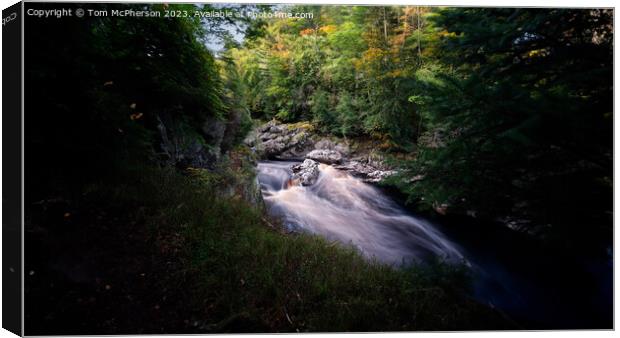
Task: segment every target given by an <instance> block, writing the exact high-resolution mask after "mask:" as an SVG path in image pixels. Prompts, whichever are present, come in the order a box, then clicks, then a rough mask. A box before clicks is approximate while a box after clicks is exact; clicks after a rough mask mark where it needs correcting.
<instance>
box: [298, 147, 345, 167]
mask: <svg viewBox="0 0 620 338" xmlns="http://www.w3.org/2000/svg"><path fill="white" fill-rule="evenodd" d="M306 158H309V159H311V160H315V161H318V162H321V163H326V164H336V163H340V162H341V161H342V154H340V153H339V152H337V151H335V150H328V149H315V150H313V151H311V152H309V153H308V154H306Z"/></svg>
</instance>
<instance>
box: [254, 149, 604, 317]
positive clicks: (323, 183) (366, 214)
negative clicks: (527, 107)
mask: <svg viewBox="0 0 620 338" xmlns="http://www.w3.org/2000/svg"><path fill="white" fill-rule="evenodd" d="M296 163H297V162H285V161H265V162H260V163H259V165H258V179H259V182H260V184H261V191H262V194H263V198H264V200H265V203H266V205H267V207H268V210H269V212H270V214H271V215H272V216H274V217H278V218H280V219H281V220H282V221H283V222H284V224H285V225H286V226H287V227H288V228H289V229H290V230H291V231H305V232H310V233H314V234H318V235H321V236H323V237H325V238H327V239H329V240H333V241H338V242H340V243H343V244H344V245H352V246H354V247H356V248H357V249H358V250H359V251H360V252H361V253H362V254H363V255H365V256H366V257H368V258H376V259H377V260H379V261H382V262H384V263H387V264H392V265H394V266H400V265H401V264H408V263H412V262H419V263H424V262H427V261H429V260H431V259H435V258H440V259H443V260H445V261H448V262H453V263H457V264H458V263H464V264H466V265H467V266H469V268H470V271H471V272H472V275H473V284H474V292H473V296H474V298H476V299H477V300H479V301H480V302H482V303H486V304H489V305H491V306H493V307H496V308H497V309H500V310H501V311H503V312H504V313H506V314H507V315H508V316H509V317H510V318H512V319H514V320H516V321H517V322H518V323H519V325H523V326H522V328H528V329H568V328H611V327H612V314H613V298H612V293H613V278H612V262H613V257H612V256H611V246H610V247H609V248H608V252H609V253H608V254H606V255H605V254H604V255H603V257H602V258H600V257H597V258H594V259H593V258H591V257H589V258H584V257H585V255H581V254H578V253H577V255H573V256H567V255H566V254H565V253H556V252H553V251H548V250H543V249H541V248H540V247H539V246H538V245H537V244H536V242H535V241H532V240H531V238H528V237H527V236H519V234H516V233H514V232H513V231H511V230H508V229H506V228H503V227H496V226H488V225H485V224H479V223H477V222H476V221H475V220H472V219H466V220H458V221H456V222H454V223H456V224H438V223H435V224H434V223H431V222H430V221H428V220H427V219H425V218H423V217H420V216H416V215H414V214H413V213H411V212H410V211H408V210H406V209H405V208H403V207H402V206H400V205H399V204H398V203H396V202H395V201H394V200H393V199H392V198H391V197H390V196H388V195H387V194H385V193H384V192H383V191H382V190H380V189H378V188H376V187H374V186H371V185H369V184H366V183H364V182H362V181H361V180H359V179H357V178H354V177H352V176H350V175H349V174H348V173H346V172H344V171H340V170H338V169H335V168H333V167H331V166H328V165H324V164H321V165H320V175H319V178H318V180H317V182H316V183H315V184H313V185H311V186H305V187H304V186H300V185H298V184H296V183H295V182H293V181H292V180H291V176H292V171H291V169H290V167H291V165H293V164H296Z"/></svg>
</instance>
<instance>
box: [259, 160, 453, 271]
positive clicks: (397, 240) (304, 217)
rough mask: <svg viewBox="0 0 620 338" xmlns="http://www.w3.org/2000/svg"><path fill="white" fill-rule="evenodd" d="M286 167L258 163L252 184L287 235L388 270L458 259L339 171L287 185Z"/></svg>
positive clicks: (424, 228)
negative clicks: (311, 237) (310, 237)
mask: <svg viewBox="0 0 620 338" xmlns="http://www.w3.org/2000/svg"><path fill="white" fill-rule="evenodd" d="M293 164H294V163H292V162H277V161H273V162H270V161H268V162H261V163H259V165H258V172H259V174H258V179H259V182H260V184H261V190H262V193H263V197H264V200H265V203H266V204H267V207H268V209H269V212H270V214H271V215H273V216H276V217H280V218H281V219H282V221H283V222H284V224H285V225H286V226H287V227H288V228H289V229H291V230H295V231H300V230H301V231H307V232H311V233H315V234H319V235H322V236H324V237H326V238H327V239H329V240H335V241H339V242H341V243H343V244H345V245H347V244H349V245H353V246H354V247H356V248H357V249H358V250H359V251H360V252H361V253H362V254H364V255H365V256H367V257H368V258H376V259H377V260H379V261H382V262H385V263H389V264H396V265H398V264H402V263H407V262H411V261H422V260H427V259H430V258H434V257H439V258H441V259H445V260H446V261H462V260H463V255H462V254H461V253H460V252H459V249H458V248H457V247H456V246H455V244H453V243H451V242H450V241H449V240H448V239H447V238H445V236H443V234H442V233H441V232H439V231H438V230H437V229H436V228H435V227H434V226H433V225H432V224H430V223H429V222H427V221H425V220H423V219H419V218H416V217H413V216H412V215H410V214H408V213H407V212H406V211H405V210H404V209H403V208H401V207H400V206H399V205H398V204H396V203H395V202H394V201H392V200H391V199H390V198H389V197H388V196H386V195H385V194H384V193H383V192H382V191H380V190H379V189H377V188H376V187H373V186H371V185H369V184H366V183H364V182H362V181H361V180H359V179H357V178H355V177H353V176H351V175H349V174H348V173H346V172H344V171H340V170H338V169H335V168H333V167H332V166H329V165H325V164H321V165H320V174H319V178H318V180H317V182H316V183H315V184H313V185H311V186H301V185H298V184H295V183H294V182H292V181H291V175H292V171H291V169H290V166H291V165H293Z"/></svg>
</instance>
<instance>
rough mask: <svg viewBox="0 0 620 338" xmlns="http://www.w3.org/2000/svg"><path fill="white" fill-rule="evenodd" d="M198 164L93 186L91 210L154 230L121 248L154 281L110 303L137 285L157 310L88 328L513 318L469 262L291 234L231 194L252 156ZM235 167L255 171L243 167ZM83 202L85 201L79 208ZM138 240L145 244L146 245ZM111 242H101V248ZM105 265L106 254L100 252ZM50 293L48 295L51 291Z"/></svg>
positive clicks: (309, 326) (363, 325) (457, 324)
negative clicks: (363, 252) (372, 252)
mask: <svg viewBox="0 0 620 338" xmlns="http://www.w3.org/2000/svg"><path fill="white" fill-rule="evenodd" d="M196 171H197V170H196V169H194V170H190V172H188V173H186V174H181V173H179V172H177V171H174V170H171V169H158V168H142V169H140V170H136V171H133V172H132V173H131V174H130V175H126V176H125V177H124V178H122V179H120V178H119V180H118V181H117V182H105V183H103V182H102V183H99V184H93V185H90V186H88V188H87V189H85V191H84V192H83V193H82V195H81V196H82V197H81V198H83V199H84V200H85V202H83V203H81V205H82V208H86V206H93V205H97V206H99V208H103V209H104V210H105V212H103V211H101V213H104V214H105V215H106V218H115V219H117V221H116V222H115V224H124V223H130V224H135V227H139V228H141V230H140V231H135V230H132V229H127V230H129V231H135V232H134V233H133V234H134V235H135V234H137V233H142V234H143V235H142V236H137V237H138V239H136V240H131V241H129V242H127V243H126V244H124V245H123V246H122V247H123V248H124V249H123V250H116V249H115V251H114V252H110V253H109V254H110V255H111V256H114V255H115V254H116V255H117V253H116V252H117V251H121V252H123V253H122V254H121V255H123V256H122V257H118V261H119V262H123V261H124V260H127V259H134V260H142V261H143V260H147V261H150V262H151V263H150V264H148V265H147V266H146V267H144V266H141V267H140V268H141V269H142V270H145V271H146V273H143V274H141V275H145V276H146V277H143V278H147V279H148V281H149V282H148V283H147V284H145V285H146V286H145V287H146V289H140V288H138V287H137V286H136V285H134V284H133V283H125V284H124V285H125V287H124V288H120V290H119V291H118V292H119V295H118V296H117V297H115V298H113V299H112V300H110V302H109V303H106V304H107V305H106V306H107V308H109V309H114V308H115V307H119V308H121V307H122V306H123V305H122V302H121V303H117V301H116V300H114V299H121V298H122V297H123V295H124V294H125V293H127V294H131V295H134V297H138V298H139V299H133V300H132V303H131V304H134V306H136V307H138V308H139V306H138V305H135V304H143V305H140V306H143V307H145V308H148V311H143V313H141V316H142V317H144V320H143V321H142V322H136V323H132V324H131V325H129V324H127V325H124V324H121V323H119V320H118V319H117V321H116V322H114V321H112V323H113V324H110V325H109V326H106V325H107V324H105V325H104V324H97V325H99V326H98V327H97V328H96V329H93V328H89V327H84V329H83V330H85V331H80V332H89V333H93V330H94V331H97V333H157V332H160V333H161V332H165V333H191V332H296V331H299V332H305V331H313V332H323V331H390V330H457V329H458V330H461V329H476V328H478V329H479V328H502V327H505V326H506V322H505V321H504V320H503V319H502V318H501V317H500V316H499V315H498V314H497V313H495V312H494V311H493V310H491V309H489V308H487V307H486V306H483V305H480V304H478V303H476V302H474V301H472V300H470V299H469V298H467V297H466V296H465V294H466V290H467V282H468V279H467V275H466V272H465V270H463V269H462V268H460V267H453V266H449V265H446V264H442V263H437V264H431V265H427V266H413V267H409V268H406V269H395V268H392V267H389V266H386V265H382V264H379V263H377V262H372V261H368V260H366V259H364V258H362V257H361V256H360V255H359V254H358V253H357V252H356V251H355V250H353V249H352V248H347V247H344V246H341V245H338V244H335V243H329V242H327V241H326V240H324V239H322V238H320V237H317V236H313V235H308V234H293V235H291V234H285V233H283V231H281V230H280V229H279V228H278V226H277V225H276V226H274V225H273V223H274V222H273V220H269V221H267V220H266V219H265V215H264V214H263V212H262V211H261V208H260V207H257V206H255V205H252V204H249V203H247V202H246V201H245V199H244V198H242V197H241V196H240V195H239V194H238V193H234V192H235V191H243V189H232V190H230V189H228V190H227V192H226V193H222V189H221V188H220V187H221V185H220V183H221V182H228V184H231V183H230V182H237V183H239V184H241V183H242V181H243V180H242V179H240V178H244V177H245V178H247V177H248V176H247V167H246V165H245V164H243V163H242V164H241V165H240V166H237V167H236V168H233V169H232V171H233V172H232V173H231V171H230V170H229V171H223V172H222V173H197V172H196ZM235 171H237V172H243V173H244V174H243V175H238V176H235V175H234V174H235V173H234V172H235ZM217 175H223V176H226V177H216V176H217ZM229 190H230V191H233V193H232V194H231V193H230V192H229ZM86 201H87V202H86ZM74 204H75V206H74V207H73V208H74V209H75V208H79V207H78V206H77V204H76V203H75V202H74ZM88 209H89V210H95V209H94V208H93V207H89V208H88ZM93 212H94V211H93ZM84 213H86V211H84ZM119 218H120V220H119ZM100 227H101V226H97V228H100ZM105 227H107V226H105ZM76 229H79V227H78V228H76ZM117 229H118V230H117V231H112V232H107V233H111V234H110V235H109V236H112V237H111V238H110V239H107V240H103V241H104V242H108V241H109V242H112V241H116V242H115V243H117V242H118V241H124V240H125V239H119V238H115V237H114V236H118V237H121V238H122V237H127V233H124V232H123V231H124V229H123V227H122V226H118V227H117ZM76 231H88V229H85V228H81V230H76ZM93 231H98V230H93ZM97 237H98V238H100V237H101V236H99V235H97ZM138 242H139V243H144V245H143V246H137V245H136V243H138ZM87 244H89V243H87ZM108 247H110V246H109V245H107V244H105V243H102V244H101V250H105V248H108ZM134 247H140V248H141V249H140V250H141V255H142V256H140V255H137V254H135V255H134V254H133V253H132V252H131V250H132V248H134ZM101 250H99V251H101ZM125 251H127V252H125ZM93 264H98V262H97V259H94V263H93ZM121 264H122V263H121ZM135 269H136V268H129V267H128V268H127V269H125V270H122V269H121V270H120V272H118V273H117V276H115V275H114V273H108V275H110V277H109V278H108V279H109V280H112V282H109V283H118V284H121V283H123V282H122V281H124V280H126V279H127V277H126V275H127V274H134V273H137V271H134V270H135ZM106 272H109V271H106ZM115 280H116V281H115ZM68 285H70V286H67V288H74V287H75V286H74V284H68ZM136 288H138V289H136ZM34 289H35V290H36V288H34ZM103 290H106V289H103ZM66 291H67V290H63V292H66ZM108 291H109V290H108ZM112 291H116V289H114V290H112ZM49 292H50V291H49V290H43V291H41V292H40V293H41V294H42V295H44V297H47V296H48V295H49ZM101 292H106V291H101ZM31 294H32V293H31ZM35 294H37V293H36V292H35ZM104 295H107V294H106V293H104ZM135 295H138V296H135ZM84 297H86V296H83V295H81V296H80V298H84ZM97 297H98V298H97V299H100V298H101V297H102V296H100V295H99V294H97ZM27 298H28V295H27ZM93 298H94V297H93ZM122 299H124V298H122ZM40 303H42V304H45V302H44V301H42V300H41V301H40ZM55 306H57V307H58V306H59V305H58V304H57V303H56V305H55ZM64 306H75V307H76V308H75V311H68V312H67V311H64V312H63V313H71V314H72V316H74V317H75V316H81V315H82V314H84V315H86V314H87V313H89V312H87V311H82V310H81V308H79V306H80V305H79V304H77V305H76V304H73V303H69V302H67V304H65V305H64ZM153 309H155V310H153ZM94 313H95V315H93V314H92V313H91V316H92V317H93V318H92V320H93V321H94V322H97V323H108V322H110V320H109V319H107V320H106V318H105V317H106V316H109V315H110V312H94ZM48 316H49V314H48ZM58 316H62V314H56V317H58ZM97 316H101V317H104V318H96V317H97ZM57 319H58V318H55V320H57ZM36 320H38V319H36V318H34V319H33V321H36ZM69 320H73V321H79V320H80V318H70V319H67V321H69ZM61 322H62V321H61ZM50 325H51V324H50ZM54 325H60V324H58V322H56V324H54ZM85 325H86V324H85ZM93 325H95V324H93ZM35 331H36V330H35ZM63 332H64V331H63ZM32 333H36V332H31V333H30V334H32ZM48 333H49V332H48Z"/></svg>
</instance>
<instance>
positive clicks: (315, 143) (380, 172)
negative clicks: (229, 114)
mask: <svg viewBox="0 0 620 338" xmlns="http://www.w3.org/2000/svg"><path fill="white" fill-rule="evenodd" d="M245 144H246V145H248V146H249V147H251V149H252V150H253V151H254V152H256V154H257V155H258V157H259V158H262V159H272V160H298V161H304V163H302V164H300V165H297V166H296V167H295V168H293V170H294V171H295V175H296V177H297V178H298V179H300V182H301V183H302V184H303V185H311V184H313V183H314V181H315V180H316V178H315V177H314V176H315V175H314V174H318V170H314V169H315V168H316V165H317V164H318V163H325V164H330V165H333V166H334V167H335V168H337V169H340V170H344V171H347V172H348V173H350V174H351V175H353V176H355V177H358V178H360V179H361V180H363V181H364V182H368V183H379V182H381V181H382V180H383V179H384V178H386V177H388V176H390V175H393V174H395V173H396V170H395V169H394V168H391V167H390V166H389V165H388V164H387V163H386V162H385V157H384V155H383V154H381V153H380V152H379V151H377V150H376V149H374V148H373V147H372V145H370V144H364V143H362V142H359V141H356V140H352V139H341V138H338V137H335V136H325V135H321V134H320V133H318V132H317V131H316V130H315V129H314V127H313V125H312V124H310V123H307V122H306V123H304V122H301V123H294V124H286V123H279V122H277V121H275V120H271V121H269V122H267V123H265V124H262V125H260V126H258V127H257V128H255V129H254V130H253V131H252V132H251V133H250V134H249V135H248V137H247V138H246V139H245Z"/></svg>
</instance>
